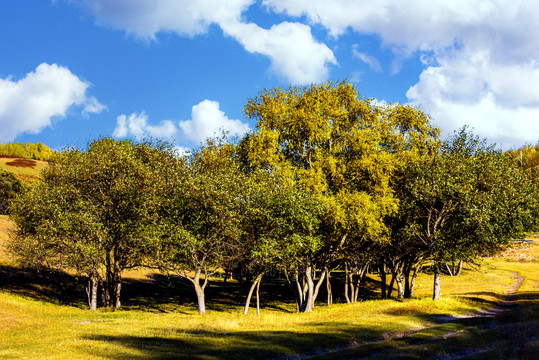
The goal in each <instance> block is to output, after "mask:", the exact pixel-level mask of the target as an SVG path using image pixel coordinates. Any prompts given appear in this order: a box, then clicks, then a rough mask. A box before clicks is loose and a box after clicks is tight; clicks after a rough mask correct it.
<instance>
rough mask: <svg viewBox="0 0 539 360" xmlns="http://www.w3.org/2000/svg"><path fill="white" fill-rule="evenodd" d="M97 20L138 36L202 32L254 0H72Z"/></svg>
mask: <svg viewBox="0 0 539 360" xmlns="http://www.w3.org/2000/svg"><path fill="white" fill-rule="evenodd" d="M75 2H76V3H78V4H80V5H81V6H82V7H83V8H85V9H87V10H88V11H90V12H91V13H92V14H93V15H94V16H96V18H97V19H98V21H99V22H100V23H102V24H104V25H108V26H110V27H112V28H115V29H122V30H125V31H127V32H128V33H131V34H134V35H135V36H137V37H141V38H148V39H153V38H155V35H156V34H157V33H159V32H174V33H177V34H179V35H182V36H194V35H199V34H204V33H205V32H206V31H207V30H208V27H209V26H210V25H211V24H212V23H221V22H224V21H234V20H235V21H238V20H239V18H240V16H241V14H242V13H243V11H245V10H246V9H247V8H248V7H249V6H250V5H251V4H252V3H253V2H254V0H227V1H220V0H197V1H192V0H75Z"/></svg>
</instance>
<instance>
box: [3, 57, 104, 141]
mask: <svg viewBox="0 0 539 360" xmlns="http://www.w3.org/2000/svg"><path fill="white" fill-rule="evenodd" d="M89 87H90V84H89V83H88V82H86V81H83V80H81V79H80V78H79V77H77V76H76V75H74V74H73V73H72V72H71V71H69V69H68V68H67V67H64V66H60V65H57V64H52V65H51V64H46V63H43V64H41V65H39V66H38V67H37V68H36V69H35V71H32V72H30V73H28V74H26V76H25V77H24V78H22V79H20V80H16V81H14V80H13V79H12V78H11V77H8V78H6V79H0V127H1V128H2V131H1V132H0V141H13V140H14V139H15V138H16V137H17V136H18V135H19V134H22V133H32V134H37V133H39V132H41V131H42V130H43V129H44V128H46V127H48V126H51V124H52V121H53V119H54V118H55V117H65V116H66V113H67V111H68V110H69V109H70V108H71V107H73V106H79V107H82V114H83V115H88V114H90V113H99V112H101V111H103V110H104V109H105V106H104V105H102V104H100V103H99V101H97V99H95V98H94V97H89V96H87V94H86V92H87V89H88V88H89Z"/></svg>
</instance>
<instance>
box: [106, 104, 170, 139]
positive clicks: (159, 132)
mask: <svg viewBox="0 0 539 360" xmlns="http://www.w3.org/2000/svg"><path fill="white" fill-rule="evenodd" d="M177 132H178V129H177V128H176V126H175V125H174V123H173V122H172V121H170V120H164V121H161V123H160V124H159V125H148V116H147V115H146V113H145V112H144V111H143V112H141V113H140V114H137V113H132V114H131V115H129V116H126V115H124V114H122V115H120V116H118V117H117V118H116V129H114V133H113V134H112V136H114V137H117V138H123V137H128V136H132V137H134V138H135V139H137V140H142V139H143V138H145V137H154V138H162V139H172V138H173V137H174V136H175V135H176V133H177Z"/></svg>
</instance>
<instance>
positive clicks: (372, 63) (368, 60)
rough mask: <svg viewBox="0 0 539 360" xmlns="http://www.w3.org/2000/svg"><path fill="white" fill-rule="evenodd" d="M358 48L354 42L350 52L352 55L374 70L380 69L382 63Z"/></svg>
mask: <svg viewBox="0 0 539 360" xmlns="http://www.w3.org/2000/svg"><path fill="white" fill-rule="evenodd" d="M358 48H359V45H357V44H354V45H353V46H352V54H353V55H354V57H357V58H358V59H359V60H361V61H363V62H364V63H365V64H367V65H369V66H370V67H371V69H373V70H374V71H378V72H380V71H382V65H380V62H379V61H378V60H377V59H376V58H375V57H374V56H370V55H367V54H366V53H363V52H360V51H359V50H358Z"/></svg>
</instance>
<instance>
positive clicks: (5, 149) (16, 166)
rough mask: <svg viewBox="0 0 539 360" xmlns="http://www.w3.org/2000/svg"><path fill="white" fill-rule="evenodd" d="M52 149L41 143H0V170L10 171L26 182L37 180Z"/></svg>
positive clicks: (51, 154)
mask: <svg viewBox="0 0 539 360" xmlns="http://www.w3.org/2000/svg"><path fill="white" fill-rule="evenodd" d="M53 155H54V151H52V150H51V148H49V147H48V146H47V145H45V144H42V143H36V144H31V143H28V142H27V143H24V144H23V143H4V144H0V170H6V171H9V172H12V173H13V174H15V176H17V177H18V178H19V179H21V180H22V181H24V182H26V183H33V182H36V181H39V179H40V178H41V170H43V169H44V168H45V167H46V166H47V160H49V159H51V158H52V156H53Z"/></svg>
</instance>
